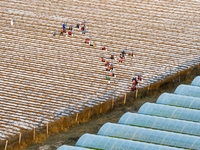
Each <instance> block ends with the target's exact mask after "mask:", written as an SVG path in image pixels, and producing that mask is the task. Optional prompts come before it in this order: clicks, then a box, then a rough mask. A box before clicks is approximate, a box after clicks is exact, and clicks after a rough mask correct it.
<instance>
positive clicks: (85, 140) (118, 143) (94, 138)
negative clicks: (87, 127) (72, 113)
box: [76, 134, 180, 150]
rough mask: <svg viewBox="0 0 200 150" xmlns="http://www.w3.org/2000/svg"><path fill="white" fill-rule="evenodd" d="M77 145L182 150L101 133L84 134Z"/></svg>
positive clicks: (114, 149)
mask: <svg viewBox="0 0 200 150" xmlns="http://www.w3.org/2000/svg"><path fill="white" fill-rule="evenodd" d="M76 146H79V147H87V148H93V149H100V150H180V148H175V147H168V146H161V145H156V144H150V143H144V142H138V141H132V140H125V139H119V138H113V137H107V136H101V135H93V134H84V135H82V136H81V137H80V138H79V140H78V141H77V142H76Z"/></svg>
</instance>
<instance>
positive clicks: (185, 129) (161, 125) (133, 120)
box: [118, 112, 200, 136]
mask: <svg viewBox="0 0 200 150" xmlns="http://www.w3.org/2000/svg"><path fill="white" fill-rule="evenodd" d="M118 123H119V124H127V125H132V126H139V127H145V128H152V129H158V130H164V131H171V132H177V133H183V134H189V135H196V136H200V123H198V122H192V121H185V120H178V119H171V118H163V117H157V116H149V115H143V114H137V113H130V112H127V113H125V114H124V115H123V116H122V117H121V118H120V120H119V121H118Z"/></svg>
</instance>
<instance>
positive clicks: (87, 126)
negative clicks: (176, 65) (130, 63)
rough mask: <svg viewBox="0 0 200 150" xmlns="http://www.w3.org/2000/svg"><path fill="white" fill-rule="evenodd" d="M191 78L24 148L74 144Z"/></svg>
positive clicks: (48, 148) (44, 149) (33, 149)
mask: <svg viewBox="0 0 200 150" xmlns="http://www.w3.org/2000/svg"><path fill="white" fill-rule="evenodd" d="M193 79H194V76H193V77H192V76H191V77H189V78H188V79H187V80H185V81H182V82H179V83H175V85H174V84H173V85H172V87H170V88H169V87H163V88H162V89H159V91H158V90H157V91H154V93H153V94H151V96H150V97H148V96H146V97H143V98H140V99H137V100H134V99H133V100H129V101H128V102H127V103H126V104H125V105H122V106H120V107H115V108H114V110H113V111H110V112H108V113H106V114H103V115H98V116H93V117H92V118H91V119H90V120H89V121H88V122H87V123H81V124H76V125H74V126H72V127H70V128H69V129H68V130H67V131H66V132H60V133H57V134H53V135H50V136H49V137H48V138H47V139H46V140H45V141H42V143H33V144H32V145H30V146H29V147H27V148H26V149H25V150H56V149H57V148H58V147H59V146H61V145H64V144H66V145H72V146H74V145H75V143H76V142H77V140H78V139H79V138H80V137H81V135H83V134H84V133H92V134H97V132H98V130H99V129H100V128H101V127H102V125H103V124H105V123H106V122H112V123H117V122H118V120H119V119H120V117H121V116H122V115H123V114H124V113H126V112H137V111H138V109H139V108H140V107H141V105H142V104H143V103H145V102H156V100H157V98H158V97H159V96H160V94H162V93H163V92H169V93H173V92H174V90H175V89H176V87H177V86H178V85H179V84H190V83H191V81H192V80H193ZM129 99H131V98H129Z"/></svg>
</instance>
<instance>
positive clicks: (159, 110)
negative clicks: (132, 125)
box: [138, 102, 200, 122]
mask: <svg viewBox="0 0 200 150" xmlns="http://www.w3.org/2000/svg"><path fill="white" fill-rule="evenodd" d="M138 113H139V114H145V115H152V116H160V117H166V118H173V119H180V120H188V121H194V122H200V115H199V114H200V110H195V109H188V108H181V107H174V106H167V105H161V104H154V103H148V102H147V103H145V104H143V105H142V106H141V107H140V109H139V111H138Z"/></svg>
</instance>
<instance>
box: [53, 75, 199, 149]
mask: <svg viewBox="0 0 200 150" xmlns="http://www.w3.org/2000/svg"><path fill="white" fill-rule="evenodd" d="M199 114H200V76H198V77H196V78H195V79H194V80H193V81H192V83H191V85H183V84H181V85H179V86H178V87H177V88H176V90H175V91H174V93H163V94H161V95H160V97H159V98H158V99H157V101H156V103H149V102H147V103H145V104H143V105H142V106H141V107H140V109H139V110H138V113H132V112H127V113H125V114H124V115H123V116H122V117H121V118H120V119H119V121H118V123H109V122H108V123H105V124H104V125H103V126H102V127H101V128H100V130H99V131H98V133H97V135H94V134H87V133H86V134H84V135H82V136H81V137H80V138H79V140H78V141H77V142H76V145H75V146H68V145H62V146H61V147H59V148H58V149H57V150H66V149H67V150H86V149H98V150H155V149H156V150H161V149H162V150H163V149H165V150H168V149H169V150H180V149H193V150H199V149H200V115H199Z"/></svg>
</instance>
